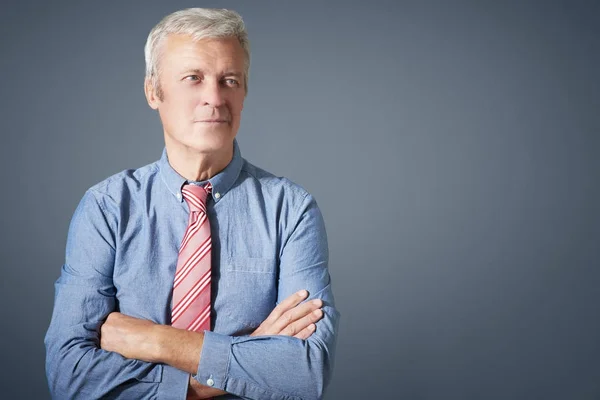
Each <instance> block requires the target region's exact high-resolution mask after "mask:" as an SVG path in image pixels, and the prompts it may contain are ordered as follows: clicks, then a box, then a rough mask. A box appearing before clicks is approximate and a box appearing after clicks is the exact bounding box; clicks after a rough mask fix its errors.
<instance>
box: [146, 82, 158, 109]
mask: <svg viewBox="0 0 600 400" xmlns="http://www.w3.org/2000/svg"><path fill="white" fill-rule="evenodd" d="M144 94H145V95H146V100H147V101H148V105H149V106H150V108H152V109H153V110H157V109H158V105H159V104H160V99H159V98H158V96H157V94H156V90H155V88H154V85H152V81H151V80H150V79H149V78H146V79H145V80H144Z"/></svg>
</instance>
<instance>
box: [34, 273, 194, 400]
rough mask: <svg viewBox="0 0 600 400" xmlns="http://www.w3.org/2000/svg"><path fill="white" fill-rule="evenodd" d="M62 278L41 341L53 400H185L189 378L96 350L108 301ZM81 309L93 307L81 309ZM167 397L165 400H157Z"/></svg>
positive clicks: (111, 306) (170, 369)
mask: <svg viewBox="0 0 600 400" xmlns="http://www.w3.org/2000/svg"><path fill="white" fill-rule="evenodd" d="M66 278H67V276H66V275H63V277H61V278H60V279H59V281H58V282H57V286H56V288H57V296H56V300H55V307H54V314H53V316H52V321H51V323H50V327H49V328H48V332H47V334H46V337H45V344H46V373H47V377H48V385H49V389H50V393H51V395H52V397H53V398H56V399H67V398H68V399H94V398H114V399H131V398H136V399H150V398H156V397H157V396H158V397H159V398H173V399H183V398H185V391H186V390H187V386H188V379H189V374H187V373H185V372H183V371H179V370H177V369H175V368H173V367H170V366H167V365H159V364H154V363H149V362H144V361H140V360H135V359H127V358H123V357H122V356H121V355H119V354H116V353H113V352H108V351H105V350H103V349H101V348H100V337H99V333H98V332H99V330H100V325H101V323H102V322H101V321H102V320H103V319H104V317H105V315H106V313H107V312H108V311H109V310H112V309H114V307H115V304H114V298H113V297H112V296H111V295H105V296H101V295H99V292H103V293H109V292H110V291H109V290H108V289H106V290H102V291H99V290H94V289H90V288H86V287H83V286H80V285H71V284H68V283H67V281H66ZM85 304H88V305H89V304H93V305H94V307H93V308H92V307H91V306H88V307H83V305H85ZM163 393H168V395H167V396H164V395H162V394H163Z"/></svg>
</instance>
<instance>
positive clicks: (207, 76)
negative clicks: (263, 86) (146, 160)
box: [147, 35, 245, 153]
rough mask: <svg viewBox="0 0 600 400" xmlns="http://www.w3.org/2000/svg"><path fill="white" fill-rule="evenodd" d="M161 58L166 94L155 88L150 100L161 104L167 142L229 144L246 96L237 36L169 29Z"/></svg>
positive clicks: (203, 146) (211, 149)
mask: <svg viewBox="0 0 600 400" xmlns="http://www.w3.org/2000/svg"><path fill="white" fill-rule="evenodd" d="M158 63H159V68H158V69H159V85H160V89H161V90H160V92H162V93H161V94H162V96H161V98H158V97H157V96H156V91H155V92H154V94H153V95H151V96H150V97H148V102H149V103H150V106H151V107H152V108H154V109H158V112H159V114H160V119H161V121H162V124H163V128H164V131H165V142H166V144H167V146H169V145H170V146H171V147H173V146H177V147H178V148H180V149H182V150H183V149H184V148H185V150H192V151H197V152H202V153H215V152H219V151H222V150H226V149H231V146H232V145H233V139H234V138H235V135H236V134H237V131H238V128H239V126H240V118H241V113H242V108H243V107H244V97H245V89H244V84H245V82H244V65H245V57H244V50H243V49H242V46H241V45H240V43H239V41H238V40H237V39H236V38H224V39H203V40H200V41H193V40H192V38H191V37H190V36H186V35H169V36H168V37H167V38H166V40H165V41H164V42H163V45H162V49H161V53H160V57H159V61H158ZM155 89H156V88H155ZM147 95H148V91H147Z"/></svg>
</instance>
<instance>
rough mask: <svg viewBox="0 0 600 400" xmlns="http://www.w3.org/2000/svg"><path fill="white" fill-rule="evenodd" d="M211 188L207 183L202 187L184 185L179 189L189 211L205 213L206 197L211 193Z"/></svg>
mask: <svg viewBox="0 0 600 400" xmlns="http://www.w3.org/2000/svg"><path fill="white" fill-rule="evenodd" d="M211 190H212V186H211V184H210V182H208V183H207V184H206V185H205V186H204V187H202V186H198V185H185V186H184V187H183V188H182V189H181V193H182V194H183V198H184V199H185V201H186V202H187V203H188V206H189V207H190V211H202V212H204V213H206V197H207V196H208V194H209V193H210V192H211Z"/></svg>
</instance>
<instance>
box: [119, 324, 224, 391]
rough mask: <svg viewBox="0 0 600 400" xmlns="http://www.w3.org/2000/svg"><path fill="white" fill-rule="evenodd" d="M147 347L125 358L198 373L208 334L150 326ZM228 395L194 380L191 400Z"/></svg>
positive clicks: (144, 346)
mask: <svg viewBox="0 0 600 400" xmlns="http://www.w3.org/2000/svg"><path fill="white" fill-rule="evenodd" d="M141 331H142V332H146V333H145V334H144V336H146V335H147V336H146V338H145V339H146V340H144V342H145V343H144V345H143V346H140V347H134V348H133V351H132V353H131V354H124V356H127V357H131V358H139V359H145V360H146V361H148V362H154V363H162V364H167V365H169V366H171V367H174V368H177V369H178V370H181V371H184V372H187V373H189V374H194V375H195V374H196V372H197V371H198V364H199V362H200V353H201V351H202V344H203V342H204V333H202V332H192V331H187V330H182V329H176V328H173V327H171V326H167V325H149V326H148V329H147V330H141ZM226 393H227V392H225V391H223V390H219V389H216V388H212V387H210V386H205V385H202V384H200V383H199V382H198V381H196V380H195V379H194V378H192V377H190V386H189V389H188V397H187V398H188V399H208V398H211V397H216V396H220V395H223V394H226Z"/></svg>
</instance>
